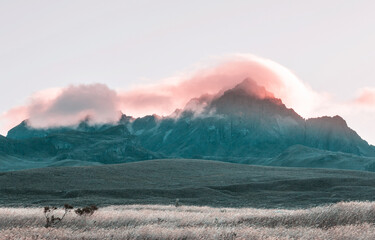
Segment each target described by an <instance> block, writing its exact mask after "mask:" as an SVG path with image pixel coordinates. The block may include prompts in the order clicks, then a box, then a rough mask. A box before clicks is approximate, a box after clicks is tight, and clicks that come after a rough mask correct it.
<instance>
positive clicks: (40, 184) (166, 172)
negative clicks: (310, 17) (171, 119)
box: [0, 159, 375, 208]
mask: <svg viewBox="0 0 375 240" xmlns="http://www.w3.org/2000/svg"><path fill="white" fill-rule="evenodd" d="M176 198H179V199H180V203H181V204H183V205H208V206H225V207H257V208H275V207H280V208H281V207H283V208H297V207H310V206H315V205H320V204H326V203H335V202H339V201H348V200H362V201H365V200H370V201H373V200H375V173H371V172H362V171H347V170H328V169H306V168H283V167H263V166H251V165H243V164H233V163H224V162H216V161H205V160H190V159H163V160H149V161H142V162H133V163H125V164H115V165H102V166H85V167H82V166H81V167H55V168H42V169H32V170H23V171H14V172H3V173H0V205H2V206H31V205H33V206H39V205H40V206H41V205H60V204H63V203H70V204H73V205H87V204H98V205H99V206H103V205H112V204H172V203H174V201H175V199H176Z"/></svg>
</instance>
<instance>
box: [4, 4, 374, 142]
mask: <svg viewBox="0 0 375 240" xmlns="http://www.w3.org/2000/svg"><path fill="white" fill-rule="evenodd" d="M374 13H375V1H371V0H369V1H365V0H363V1H354V0H353V1H349V0H348V1H344V0H337V1H335V0H330V1H327V0H315V1H302V0H295V1H278V0H274V1H264V0H262V1H249V0H247V1H245V0H244V1H235V0H234V1H217V0H216V1H208V0H206V1H202V0H200V1H192V0H190V1H175V0H174V1H141V0H137V1H123V0H122V1H96V0H87V1H80V0H76V1H68V0H67V1H57V0H54V1H52V0H45V1H42V0H39V1H38V0H37V1H28V0H24V1H18V0H11V1H5V0H4V1H0V87H1V94H0V113H2V112H6V111H8V110H9V109H11V108H13V107H16V106H21V105H23V104H25V103H26V102H27V101H28V98H29V97H30V96H31V95H32V94H34V93H35V92H37V91H40V90H43V89H48V88H56V87H66V86H68V85H70V84H90V83H103V84H106V85H107V86H108V87H109V88H111V89H127V88H129V87H131V86H134V85H137V84H148V83H156V82H159V81H163V79H166V78H168V77H172V76H174V75H176V74H179V73H180V72H184V71H187V70H191V69H192V68H199V64H200V63H201V62H205V61H208V60H209V59H211V58H215V57H216V56H223V55H227V54H233V53H251V54H255V55H257V56H260V57H264V58H267V59H272V60H273V61H275V62H278V63H280V64H282V65H283V66H285V67H287V68H288V69H290V70H292V71H293V72H294V73H295V74H296V75H297V76H298V77H299V78H300V79H301V80H302V81H303V82H305V83H307V84H309V85H310V86H311V87H312V88H313V89H314V90H315V91H317V92H324V93H327V94H330V95H332V96H333V97H334V98H336V99H338V100H340V101H350V100H351V99H353V98H355V97H356V95H357V94H358V91H359V90H360V89H362V88H365V87H367V88H374V87H375V71H374V69H375V44H374V43H375V27H374V26H375V15H374ZM374 108H375V106H374ZM332 115H335V113H332ZM364 121H366V123H368V122H369V119H368V118H367V120H366V119H365V118H364ZM15 124H16V123H15ZM356 124H358V125H359V123H358V121H357V123H356ZM353 128H354V127H353ZM355 130H356V129H355ZM368 131H369V132H370V133H371V134H372V135H371V134H370V133H365V131H364V130H363V129H361V130H360V133H363V134H367V136H368V137H370V138H372V139H371V140H372V143H375V132H374V130H372V129H369V130H368ZM2 134H5V133H4V132H2ZM370 135H371V136H370Z"/></svg>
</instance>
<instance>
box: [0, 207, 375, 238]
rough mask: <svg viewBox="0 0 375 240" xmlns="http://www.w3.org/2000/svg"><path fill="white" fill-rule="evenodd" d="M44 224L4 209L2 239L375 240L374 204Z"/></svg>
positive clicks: (165, 210)
mask: <svg viewBox="0 0 375 240" xmlns="http://www.w3.org/2000/svg"><path fill="white" fill-rule="evenodd" d="M44 224H45V219H44V216H43V210H42V208H0V239H375V202H342V203H337V204H333V205H329V206H322V207H315V208H310V209H299V210H283V209H253V208H211V207H194V206H181V207H178V208H176V207H175V206H160V205H130V206H111V207H105V208H101V209H99V210H98V211H97V212H95V214H94V215H92V216H89V217H80V216H77V215H76V214H74V213H73V212H71V213H69V214H68V215H67V216H66V218H65V219H64V221H63V222H61V224H59V225H58V226H56V227H54V228H44Z"/></svg>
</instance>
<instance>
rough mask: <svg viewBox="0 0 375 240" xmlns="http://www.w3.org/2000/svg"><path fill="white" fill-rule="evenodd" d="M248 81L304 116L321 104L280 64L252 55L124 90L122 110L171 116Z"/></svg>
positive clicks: (121, 93) (240, 56) (307, 88)
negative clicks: (195, 101) (204, 97)
mask: <svg viewBox="0 0 375 240" xmlns="http://www.w3.org/2000/svg"><path fill="white" fill-rule="evenodd" d="M246 78H250V79H252V80H253V81H255V82H256V83H257V84H258V85H259V86H262V87H265V88H266V89H267V90H268V91H270V92H272V93H273V94H274V95H275V96H276V97H278V98H281V99H282V100H283V101H284V102H285V103H286V104H287V106H289V107H294V108H295V109H296V110H297V111H299V112H300V113H301V114H303V115H309V114H311V113H310V112H307V111H306V110H307V109H312V108H313V105H315V104H317V102H318V98H319V96H318V94H317V93H315V92H314V91H312V90H311V89H310V87H309V86H307V85H306V84H304V83H303V82H302V81H300V80H299V79H298V78H297V77H296V76H295V75H294V74H293V73H292V72H291V71H289V70H288V69H286V68H285V67H283V66H281V65H280V64H277V63H275V62H273V61H271V60H267V59H263V58H259V57H256V56H252V55H236V56H232V57H230V58H229V59H228V58H227V59H225V61H221V63H220V64H218V65H217V66H215V67H210V68H206V69H201V70H198V71H195V72H194V73H192V74H188V76H185V77H180V78H178V79H177V80H173V81H170V82H167V83H166V82H164V83H158V84H153V85H146V86H138V87H136V88H134V89H132V90H128V91H120V92H119V94H120V96H121V97H122V99H123V101H122V102H121V110H122V111H123V112H125V113H127V114H130V115H135V116H141V115H146V114H153V113H157V114H160V115H167V114H170V113H171V112H173V111H174V110H175V109H176V108H183V107H184V106H185V104H186V103H187V102H188V101H189V100H190V99H192V98H195V97H199V96H201V95H204V94H216V93H218V92H219V91H223V90H226V89H229V88H232V87H234V86H235V85H236V84H238V83H240V82H242V81H243V80H244V79H246Z"/></svg>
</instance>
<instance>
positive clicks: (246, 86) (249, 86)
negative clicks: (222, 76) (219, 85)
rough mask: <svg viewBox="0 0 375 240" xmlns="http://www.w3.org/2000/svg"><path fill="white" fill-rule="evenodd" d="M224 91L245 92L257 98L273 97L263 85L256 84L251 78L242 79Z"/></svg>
mask: <svg viewBox="0 0 375 240" xmlns="http://www.w3.org/2000/svg"><path fill="white" fill-rule="evenodd" d="M226 92H229V93H236V94H246V95H249V96H253V97H256V98H258V99H266V98H271V99H272V98H275V95H273V93H271V92H269V91H267V89H266V88H265V87H263V86H260V85H258V84H257V83H256V82H255V81H254V80H252V79H251V78H246V79H244V80H243V81H242V82H241V83H239V84H237V85H236V86H235V87H234V88H232V89H230V90H227V91H226ZM224 94H225V93H224Z"/></svg>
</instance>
